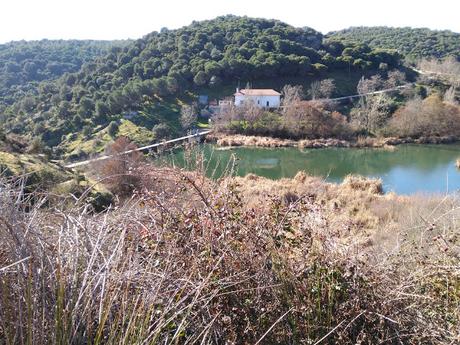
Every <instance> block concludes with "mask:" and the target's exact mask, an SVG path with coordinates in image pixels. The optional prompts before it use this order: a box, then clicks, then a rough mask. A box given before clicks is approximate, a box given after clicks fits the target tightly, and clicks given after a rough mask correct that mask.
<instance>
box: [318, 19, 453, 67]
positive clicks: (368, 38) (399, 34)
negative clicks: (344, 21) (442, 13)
mask: <svg viewBox="0 0 460 345" xmlns="http://www.w3.org/2000/svg"><path fill="white" fill-rule="evenodd" d="M327 41H328V42H334V41H339V42H342V43H348V44H350V43H355V44H367V45H369V46H370V47H372V48H373V49H395V50H397V51H398V52H399V53H401V54H402V55H404V56H405V57H406V59H408V60H409V61H411V60H412V61H413V60H416V59H420V58H432V57H436V58H444V57H447V56H455V57H456V58H457V60H459V61H460V34H459V33H456V32H452V31H448V30H444V31H436V30H430V29H426V28H419V29H413V28H409V27H404V28H389V27H385V26H377V27H352V28H349V29H345V30H341V31H336V32H332V33H330V34H329V35H328V39H327Z"/></svg>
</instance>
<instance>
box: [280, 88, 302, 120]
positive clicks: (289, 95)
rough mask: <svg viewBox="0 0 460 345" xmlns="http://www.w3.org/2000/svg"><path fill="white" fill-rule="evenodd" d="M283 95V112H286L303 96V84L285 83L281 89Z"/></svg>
mask: <svg viewBox="0 0 460 345" xmlns="http://www.w3.org/2000/svg"><path fill="white" fill-rule="evenodd" d="M281 94H282V95H283V100H282V104H281V105H282V113H283V114H286V112H287V111H288V109H289V108H290V107H292V106H295V105H296V104H298V103H299V102H300V101H301V100H302V98H303V88H302V86H301V85H296V86H292V85H285V86H284V87H283V89H282V90H281Z"/></svg>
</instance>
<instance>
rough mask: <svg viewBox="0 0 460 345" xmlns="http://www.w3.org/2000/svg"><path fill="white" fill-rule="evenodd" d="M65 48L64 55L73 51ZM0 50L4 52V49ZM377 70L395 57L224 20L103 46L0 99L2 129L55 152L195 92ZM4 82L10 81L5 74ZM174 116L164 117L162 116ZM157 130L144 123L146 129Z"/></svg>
mask: <svg viewBox="0 0 460 345" xmlns="http://www.w3.org/2000/svg"><path fill="white" fill-rule="evenodd" d="M25 45H26V46H27V44H25ZM67 45H68V47H67V48H66V49H70V48H72V47H73V46H74V45H73V44H72V43H71V42H69V43H68V44H67ZM5 48H6V49H5V51H6V52H7V53H8V51H9V49H8V48H9V47H5ZM11 49H12V50H13V51H12V52H11V54H12V56H14V49H13V47H11ZM0 58H1V56H0ZM63 60H64V61H66V60H68V59H66V58H64V59H63ZM381 64H384V65H385V66H387V67H388V68H389V69H391V68H399V67H400V55H399V54H398V53H397V52H394V51H392V52H388V51H382V50H372V49H370V48H369V47H367V46H366V45H362V44H361V45H355V44H353V45H349V46H348V45H344V44H341V43H340V42H333V43H326V42H323V35H322V34H321V33H319V32H317V31H315V30H313V29H311V28H308V27H304V28H295V27H292V26H290V25H287V24H285V23H282V22H280V21H276V20H266V19H254V18H248V17H237V16H225V17H218V18H216V19H213V20H207V21H201V22H193V23H192V24H191V25H189V26H186V27H183V28H180V29H177V30H167V29H165V30H161V32H152V33H149V34H147V35H145V36H144V37H143V38H141V39H138V40H135V41H132V42H131V41H130V42H127V44H126V45H121V46H114V47H111V48H108V47H107V54H105V55H104V56H102V57H100V58H98V59H95V60H94V61H90V62H89V63H87V64H84V65H82V66H81V68H80V69H79V70H78V71H74V70H71V71H72V73H65V74H63V75H62V76H61V77H60V78H59V79H58V80H54V81H46V82H42V83H39V84H38V86H31V87H30V90H29V91H28V92H25V94H24V95H23V96H22V95H21V93H18V94H15V95H14V96H12V97H11V99H10V100H9V101H8V103H5V104H1V103H2V102H1V99H0V107H1V108H2V111H1V113H2V116H3V115H4V119H5V121H4V122H5V128H6V129H7V130H8V131H11V132H15V133H18V134H25V135H26V134H31V133H33V134H34V135H35V136H40V137H41V139H42V140H43V141H44V142H45V143H46V144H47V145H49V146H51V147H54V146H58V145H59V144H60V142H61V141H62V138H63V137H65V136H66V135H68V134H71V133H76V132H79V131H81V130H82V128H84V127H87V128H88V127H93V128H94V127H96V126H98V125H101V126H104V127H106V126H107V125H108V124H109V123H110V122H111V121H114V120H119V119H120V118H121V117H123V116H124V115H125V114H130V113H131V112H133V111H135V112H140V111H149V115H151V116H152V117H153V116H154V114H155V113H156V112H155V111H150V109H151V106H152V105H154V104H157V103H159V104H162V105H168V104H170V103H172V102H173V101H171V100H174V99H176V98H178V97H183V96H184V95H187V94H189V93H191V92H192V93H193V92H194V91H197V90H198V89H203V88H204V89H207V90H211V91H212V90H215V89H216V88H219V85H223V84H227V85H229V84H230V85H234V84H235V83H236V81H237V80H241V81H244V82H245V81H257V80H263V79H267V78H272V79H274V78H290V77H299V76H300V77H307V76H309V77H319V76H322V75H323V74H324V73H329V72H334V71H348V72H351V71H353V72H356V71H358V72H362V73H365V72H368V71H373V70H377V69H378V68H379V67H380V65H381ZM25 65H27V66H28V67H26V66H16V67H15V66H13V65H12V66H10V67H11V68H13V69H15V68H16V69H17V68H19V69H27V68H29V67H30V69H32V70H35V71H39V70H41V69H42V66H38V65H37V64H34V63H33V62H31V63H25ZM29 65H30V66H29ZM8 66H9V65H8ZM10 67H7V68H10ZM39 67H40V68H39ZM13 76H15V75H13ZM0 77H1V76H0ZM5 77H6V78H7V79H8V78H10V77H11V73H9V74H8V73H7V74H6V75H5ZM0 79H1V78H0ZM0 82H1V80H0ZM0 86H1V85H0ZM220 96H223V95H220ZM177 115H178V114H176V113H174V112H171V111H170V112H169V113H168V116H169V117H176V118H178V116H177ZM156 124H158V123H148V129H151V128H152V127H153V126H154V125H156ZM144 126H147V123H144Z"/></svg>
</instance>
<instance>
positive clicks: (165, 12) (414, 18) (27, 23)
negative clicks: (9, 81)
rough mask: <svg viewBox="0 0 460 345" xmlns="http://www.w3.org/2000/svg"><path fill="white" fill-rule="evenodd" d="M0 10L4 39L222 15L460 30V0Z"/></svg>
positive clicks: (117, 32) (84, 2)
mask: <svg viewBox="0 0 460 345" xmlns="http://www.w3.org/2000/svg"><path fill="white" fill-rule="evenodd" d="M0 10H1V17H0V43H3V42H7V41H11V40H20V39H26V40H31V39H42V38H48V39H59V38H62V39H69V38H76V39H124V38H139V37H142V36H143V35H145V34H147V33H149V32H151V31H155V30H159V29H161V28H162V27H168V28H170V29H174V28H177V27H181V26H184V25H188V24H190V22H191V21H193V20H202V19H211V18H214V17H216V16H219V15H224V14H236V15H247V16H252V17H264V18H275V19H280V20H282V21H285V22H287V23H289V24H292V25H294V26H310V27H312V28H314V29H316V30H319V31H321V32H324V33H325V32H328V31H331V30H338V29H342V28H346V27H349V26H361V25H366V26H373V25H387V26H412V27H429V28H431V29H450V30H453V31H456V32H460V20H459V15H458V13H459V10H460V1H458V0H437V1H405V0H381V1H372V0H368V1H364V0H314V1H310V0H304V1H302V0H298V1H294V0H283V1H279V0H278V1H272V0H227V1H225V0H193V1H191V0H190V1H178V0H161V1H159V0H2V4H1V6H0Z"/></svg>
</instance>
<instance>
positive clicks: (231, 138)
mask: <svg viewBox="0 0 460 345" xmlns="http://www.w3.org/2000/svg"><path fill="white" fill-rule="evenodd" d="M206 140H207V141H209V142H215V143H216V144H217V145H218V146H222V147H232V146H235V147H237V146H256V147H299V148H326V147H374V148H386V149H391V147H392V146H395V145H401V144H449V143H453V142H456V141H458V140H459V137H455V136H430V137H428V136H421V137H420V138H416V139H415V138H411V137H401V138H399V137H387V138H384V137H379V138H371V137H362V136H360V137H357V138H356V140H350V141H348V140H341V139H333V138H331V139H305V140H289V139H278V138H273V137H262V136H251V135H239V134H235V135H226V134H222V133H212V134H209V135H208V136H207V137H206Z"/></svg>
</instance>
